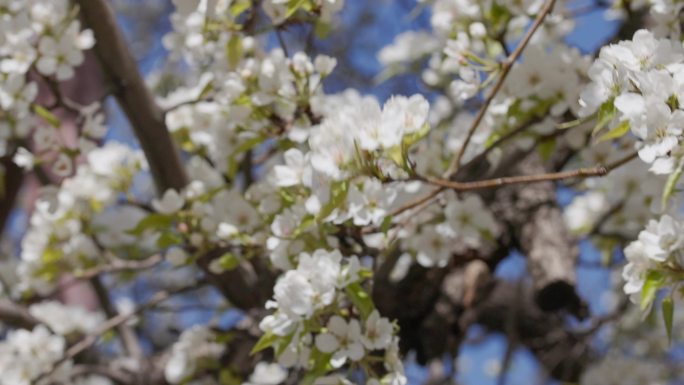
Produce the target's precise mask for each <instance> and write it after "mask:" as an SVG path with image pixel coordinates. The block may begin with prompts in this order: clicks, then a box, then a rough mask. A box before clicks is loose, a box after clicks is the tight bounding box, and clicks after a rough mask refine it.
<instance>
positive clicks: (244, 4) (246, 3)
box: [230, 0, 252, 17]
mask: <svg viewBox="0 0 684 385" xmlns="http://www.w3.org/2000/svg"><path fill="white" fill-rule="evenodd" d="M251 7H252V1H251V0H237V1H234V2H233V4H232V5H231V6H230V14H231V15H233V17H237V16H239V15H240V14H241V13H242V12H244V11H246V10H248V9H249V8H251Z"/></svg>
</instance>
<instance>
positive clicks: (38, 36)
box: [0, 0, 94, 176]
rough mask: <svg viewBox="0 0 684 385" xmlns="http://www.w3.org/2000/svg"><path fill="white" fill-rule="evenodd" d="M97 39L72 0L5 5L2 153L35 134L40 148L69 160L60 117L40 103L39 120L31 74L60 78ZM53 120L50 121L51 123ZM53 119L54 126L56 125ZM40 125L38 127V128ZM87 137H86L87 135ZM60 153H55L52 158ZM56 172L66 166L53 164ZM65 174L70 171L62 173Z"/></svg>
mask: <svg viewBox="0 0 684 385" xmlns="http://www.w3.org/2000/svg"><path fill="white" fill-rule="evenodd" d="M93 45H94V39H93V36H92V32H91V31H90V30H82V29H81V25H80V22H79V20H78V18H77V17H75V15H74V12H73V8H72V6H71V5H70V3H69V1H67V0H55V1H40V0H7V1H4V2H3V4H2V7H0V112H1V113H2V116H3V119H2V123H0V155H5V154H13V153H14V152H15V151H16V150H15V149H14V148H8V141H9V140H12V139H24V138H27V137H28V136H29V134H31V133H33V135H31V137H32V139H33V140H35V141H36V147H38V148H37V151H39V152H40V151H44V150H46V149H48V147H47V145H54V147H55V148H53V150H57V152H58V153H60V151H61V155H62V156H61V159H60V158H57V161H58V162H61V163H66V162H68V163H69V169H70V170H73V168H71V163H72V160H71V159H70V158H69V157H68V156H67V154H68V151H63V150H67V146H66V145H65V144H62V143H59V138H58V135H57V134H56V132H57V127H55V126H58V125H59V121H58V120H57V119H56V117H55V116H54V115H52V114H51V113H50V112H49V111H48V110H46V109H44V108H42V107H41V112H40V113H38V115H39V116H41V117H42V118H43V120H45V119H47V120H48V122H40V120H39V119H37V118H36V115H35V114H33V109H34V108H33V107H34V105H33V103H34V102H35V100H36V97H37V96H38V85H37V83H36V82H34V81H30V80H29V78H28V75H29V72H31V71H32V70H33V71H35V73H36V74H38V75H40V76H43V77H46V78H49V79H52V80H54V81H56V82H61V81H64V80H67V79H70V78H72V77H73V76H74V68H75V67H77V66H79V65H81V64H82V63H83V61H84V54H83V51H84V50H87V49H90V48H91V47H92V46H93ZM47 123H50V124H47ZM51 125H52V126H51ZM34 130H35V132H34ZM85 139H87V138H84V140H85ZM55 157H56V155H55V154H54V152H53V154H52V156H51V159H52V158H55ZM54 169H55V171H56V172H57V173H59V171H60V170H63V169H64V166H63V167H55V168H54ZM60 175H62V176H64V175H66V173H62V174H60Z"/></svg>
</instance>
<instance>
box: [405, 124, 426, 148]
mask: <svg viewBox="0 0 684 385" xmlns="http://www.w3.org/2000/svg"><path fill="white" fill-rule="evenodd" d="M428 132H430V124H429V123H425V124H424V125H423V127H421V128H420V130H418V131H416V132H413V133H411V134H408V135H406V136H404V139H403V140H402V142H403V144H404V146H406V147H410V146H411V145H413V144H415V143H417V142H418V141H420V140H421V139H423V138H424V137H425V136H426V135H427V134H428Z"/></svg>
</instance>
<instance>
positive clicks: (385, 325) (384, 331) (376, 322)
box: [361, 310, 393, 350]
mask: <svg viewBox="0 0 684 385" xmlns="http://www.w3.org/2000/svg"><path fill="white" fill-rule="evenodd" d="M392 329H393V327H392V323H391V322H390V321H389V320H388V319H387V318H384V317H382V316H380V313H379V312H378V311H377V310H373V312H371V314H370V315H369V316H368V318H367V319H366V323H365V328H364V333H363V336H362V337H361V342H362V343H363V346H365V347H366V349H368V350H376V349H385V348H387V347H388V346H389V344H390V343H391V342H392V332H393V330H392Z"/></svg>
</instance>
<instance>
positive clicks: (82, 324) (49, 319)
mask: <svg viewBox="0 0 684 385" xmlns="http://www.w3.org/2000/svg"><path fill="white" fill-rule="evenodd" d="M29 313H30V314H31V315H32V316H34V317H35V318H36V319H38V320H40V321H41V322H43V323H44V324H45V325H47V326H48V327H49V328H50V330H52V331H53V332H54V333H56V334H60V335H63V336H69V335H72V334H74V333H76V334H89V333H92V332H94V331H95V330H96V329H97V328H98V326H100V324H101V323H102V322H103V321H104V316H103V314H101V313H99V312H92V311H89V310H87V309H85V308H83V307H81V306H74V305H71V306H69V305H64V304H62V303H60V302H56V301H45V302H40V303H36V304H33V305H31V306H30V307H29Z"/></svg>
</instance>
